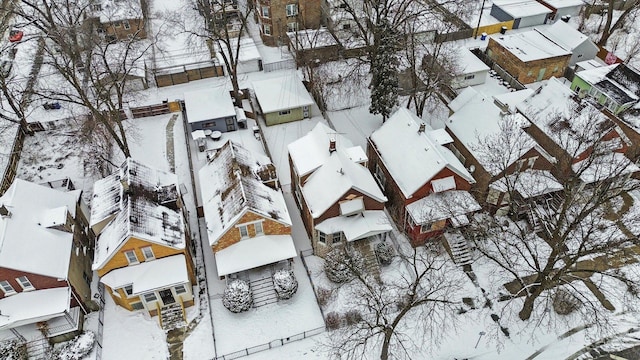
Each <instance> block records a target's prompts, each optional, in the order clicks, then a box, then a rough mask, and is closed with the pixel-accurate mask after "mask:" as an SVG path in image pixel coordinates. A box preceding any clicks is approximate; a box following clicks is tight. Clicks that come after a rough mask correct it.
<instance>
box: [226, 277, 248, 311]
mask: <svg viewBox="0 0 640 360" xmlns="http://www.w3.org/2000/svg"><path fill="white" fill-rule="evenodd" d="M222 305H224V307H226V308H227V310H229V311H231V312H234V313H239V312H243V311H247V310H249V309H250V308H251V305H253V296H252V295H251V287H249V283H248V282H246V281H244V280H240V279H235V280H232V281H231V282H230V283H229V284H227V287H226V288H225V289H224V295H223V296H222Z"/></svg>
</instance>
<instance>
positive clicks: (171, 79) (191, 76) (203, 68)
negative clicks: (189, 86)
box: [152, 60, 224, 87]
mask: <svg viewBox="0 0 640 360" xmlns="http://www.w3.org/2000/svg"><path fill="white" fill-rule="evenodd" d="M152 72H153V77H154V79H155V81H156V86H158V87H164V86H171V85H177V84H185V83H188V82H189V81H194V80H200V79H206V78H212V77H217V76H224V68H223V67H222V65H220V64H219V63H218V62H217V61H213V60H208V61H201V62H197V63H192V64H186V65H180V66H173V67H167V68H160V69H154V70H152Z"/></svg>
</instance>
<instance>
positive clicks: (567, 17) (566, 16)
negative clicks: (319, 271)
mask: <svg viewBox="0 0 640 360" xmlns="http://www.w3.org/2000/svg"><path fill="white" fill-rule="evenodd" d="M570 19H571V15H564V16H563V17H561V18H560V20H562V21H564V22H566V23H568V22H569V20H570Z"/></svg>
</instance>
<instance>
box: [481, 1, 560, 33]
mask: <svg viewBox="0 0 640 360" xmlns="http://www.w3.org/2000/svg"><path fill="white" fill-rule="evenodd" d="M552 12H553V11H552V10H551V9H549V8H548V7H546V6H544V5H542V4H540V3H539V2H537V1H536V0H493V5H492V6H491V13H490V15H491V16H493V17H494V18H496V19H498V20H500V21H509V20H513V28H514V29H519V28H524V27H529V26H536V25H542V24H545V23H546V22H547V17H549V16H551V13H552Z"/></svg>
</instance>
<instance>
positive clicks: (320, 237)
mask: <svg viewBox="0 0 640 360" xmlns="http://www.w3.org/2000/svg"><path fill="white" fill-rule="evenodd" d="M316 231H317V232H318V242H319V243H320V244H323V245H327V234H325V233H323V232H322V231H320V230H316Z"/></svg>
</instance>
